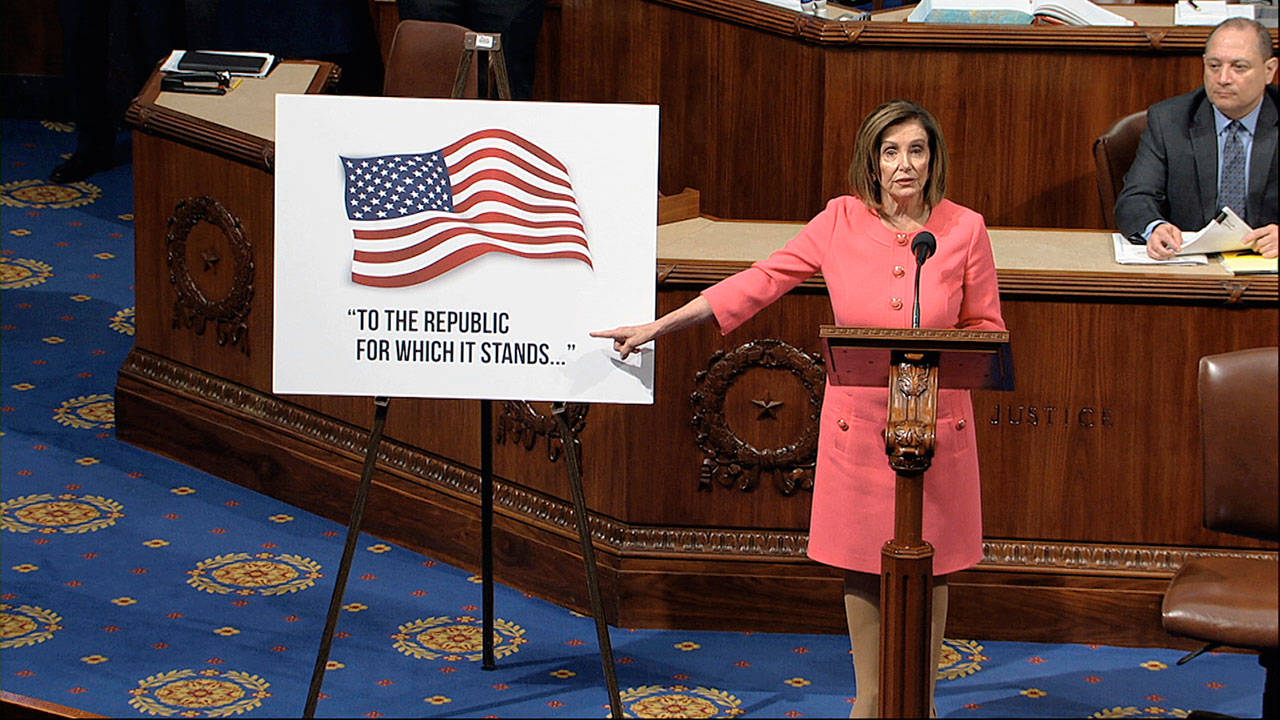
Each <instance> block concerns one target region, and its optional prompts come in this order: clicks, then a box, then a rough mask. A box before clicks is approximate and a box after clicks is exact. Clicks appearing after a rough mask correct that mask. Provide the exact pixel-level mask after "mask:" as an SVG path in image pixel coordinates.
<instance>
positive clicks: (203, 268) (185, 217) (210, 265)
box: [165, 195, 254, 355]
mask: <svg viewBox="0 0 1280 720" xmlns="http://www.w3.org/2000/svg"><path fill="white" fill-rule="evenodd" d="M165 246H166V248H167V249H168V263H169V283H170V284H171V285H173V289H174V292H175V293H176V294H177V299H176V300H175V301H174V303H173V313H174V317H173V326H174V327H175V328H177V327H182V326H185V327H187V328H189V329H192V330H194V331H195V333H196V334H197V335H203V334H204V331H205V328H206V327H207V326H208V324H209V323H213V325H214V327H215V328H216V329H217V336H218V344H219V345H237V346H239V347H240V350H241V351H243V352H244V354H246V355H248V354H249V337H248V329H249V328H248V318H249V309H250V307H251V306H252V304H253V281H254V267H253V245H251V244H250V243H249V240H248V238H246V237H245V234H244V228H242V227H241V225H240V221H239V220H237V219H236V217H235V216H234V215H232V214H231V212H230V211H228V210H227V209H226V208H225V207H223V205H222V203H220V202H218V201H217V200H214V199H213V198H211V197H208V196H207V195H202V196H200V197H189V198H185V199H183V200H181V201H180V202H179V203H178V204H177V206H176V207H175V208H174V213H173V217H171V218H169V233H168V235H166V236H165Z"/></svg>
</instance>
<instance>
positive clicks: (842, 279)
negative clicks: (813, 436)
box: [702, 196, 1005, 575]
mask: <svg viewBox="0 0 1280 720" xmlns="http://www.w3.org/2000/svg"><path fill="white" fill-rule="evenodd" d="M925 229H926V230H928V231H929V232H932V233H933V234H934V236H935V237H937V239H938V249H937V252H936V253H935V254H934V255H933V257H931V258H929V260H928V261H927V262H926V263H925V264H924V270H923V272H922V274H921V277H920V288H921V292H920V296H921V297H920V305H921V306H920V326H921V327H930V328H968V329H974V330H1004V329H1005V326H1004V320H1003V319H1002V318H1001V316H1000V291H999V286H998V285H997V282H996V268H995V261H994V260H993V258H992V255H991V239H990V237H989V236H988V235H987V228H986V224H985V223H984V222H983V219H982V216H981V215H979V214H978V213H976V212H974V211H972V210H970V209H968V208H965V207H963V206H960V205H957V204H955V203H953V202H951V201H949V200H944V201H942V202H941V203H940V204H939V205H938V206H937V207H936V208H934V210H933V213H932V214H931V216H930V217H929V221H928V222H927V223H925ZM912 237H914V233H910V234H900V233H895V232H894V231H893V230H890V229H888V228H886V227H885V226H884V225H883V224H882V223H881V222H880V220H879V218H878V217H877V216H876V214H875V213H874V212H872V211H871V210H869V209H868V208H867V207H866V206H865V205H863V204H862V202H861V201H860V200H858V199H857V198H854V197H849V196H842V197H838V198H835V199H833V200H832V201H831V202H830V203H828V204H827V207H826V209H825V210H823V211H822V212H821V213H819V214H818V215H817V216H816V217H815V218H814V219H813V220H812V221H810V222H809V224H808V225H806V226H805V228H804V230H802V231H801V232H800V234H799V235H797V236H796V237H795V238H793V239H792V240H791V241H790V242H788V243H787V245H786V247H784V248H782V249H781V250H778V251H777V252H775V253H773V254H772V255H770V256H769V257H768V258H766V259H764V260H761V261H760V262H757V263H756V264H754V265H752V266H751V267H750V268H748V269H746V270H744V271H742V272H740V273H738V274H736V275H734V276H732V277H730V278H727V279H725V280H723V281H721V282H719V283H717V284H716V285H714V286H712V287H710V288H707V289H706V290H704V291H703V292H702V295H703V297H705V298H707V300H708V301H709V302H710V303H711V308H712V310H713V311H714V312H715V316H716V321H717V322H718V323H719V325H720V331H721V332H722V333H724V334H728V333H730V332H732V331H733V330H734V329H735V328H737V327H738V326H739V325H741V324H742V323H744V322H746V321H747V320H748V319H749V318H751V317H752V316H753V315H755V314H756V313H757V312H759V311H760V310H761V309H762V308H764V307H765V306H767V305H769V304H770V303H772V302H773V301H774V300H777V299H778V298H779V297H781V296H782V295H783V294H784V293H786V292H787V291H788V290H791V289H792V288H793V287H795V286H796V285H798V284H799V283H800V282H801V281H803V280H804V279H805V278H807V277H809V276H810V275H813V274H814V273H816V272H818V271H821V272H822V275H823V277H824V278H825V279H826V283H827V290H828V293H829V294H830V296H831V307H832V310H833V311H834V313H835V322H836V324H838V325H862V326H871V327H911V309H912V303H913V302H914V299H915V296H914V292H913V283H914V277H915V257H914V256H913V255H912V254H911V239H912ZM815 331H816V329H815ZM888 392H889V391H888V389H887V388H883V387H875V388H862V387H839V386H833V385H830V384H828V385H827V388H826V394H825V395H824V397H823V404H822V418H821V421H820V422H821V425H820V428H819V433H818V438H819V439H818V460H817V468H816V471H815V477H814V489H813V510H812V514H811V517H810V524H809V557H811V558H813V559H814V560H817V561H818V562H822V563H826V564H828V565H834V566H836V567H841V568H845V569H847V570H856V571H859V572H866V573H879V572H880V549H881V547H882V546H883V545H884V543H885V541H886V540H888V539H890V538H891V537H892V536H893V500H894V484H895V475H894V472H893V470H891V469H890V468H889V465H888V459H887V457H886V455H885V449H884V439H883V438H884V435H883V433H884V428H885V423H886V420H887V417H886V416H887V412H888V401H889V398H888ZM974 425H975V423H974V417H973V403H972V401H971V400H970V396H969V392H968V391H967V390H942V391H940V392H939V396H938V428H937V444H936V450H935V454H934V458H933V465H932V467H931V468H930V469H929V470H928V471H927V472H926V473H925V479H924V538H925V540H927V541H928V542H929V543H930V544H932V545H933V547H934V551H935V555H934V561H933V571H934V573H935V574H937V575H945V574H947V573H952V572H955V571H957V570H962V569H964V568H966V567H970V566H972V565H974V564H976V563H977V562H978V561H979V560H981V559H982V496H981V488H980V486H979V479H978V450H977V441H976V438H975V435H974Z"/></svg>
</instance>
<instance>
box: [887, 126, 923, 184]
mask: <svg viewBox="0 0 1280 720" xmlns="http://www.w3.org/2000/svg"><path fill="white" fill-rule="evenodd" d="M928 182H929V133H928V132H926V131H925V129H924V126H923V125H921V124H920V122H919V121H918V120H907V121H905V122H901V123H898V124H896V125H890V126H889V127H888V128H886V129H885V131H884V135H883V137H882V138H881V140H880V190H881V193H882V195H883V197H884V199H885V200H886V201H888V200H889V199H890V198H892V199H893V200H894V201H896V202H897V203H898V204H903V203H906V202H909V201H914V200H922V199H923V198H924V187H925V184H926V183H928Z"/></svg>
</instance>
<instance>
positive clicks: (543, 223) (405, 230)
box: [354, 212, 586, 241]
mask: <svg viewBox="0 0 1280 720" xmlns="http://www.w3.org/2000/svg"><path fill="white" fill-rule="evenodd" d="M462 220H465V221H467V222H473V223H510V224H513V225H520V226H523V227H527V228H573V229H575V230H583V227H582V223H581V222H579V221H577V220H570V219H564V220H529V219H527V218H522V217H516V216H515V215H510V214H507V213H501V212H482V213H480V214H479V215H471V216H464V217H450V216H446V215H441V216H439V217H434V218H429V219H426V220H421V221H419V222H415V223H413V224H411V225H405V226H403V227H398V228H388V229H385V230H359V229H357V230H355V231H354V232H355V237H356V239H357V240H388V239H391V238H400V237H406V236H408V235H412V234H414V233H417V232H420V231H422V230H425V229H427V228H429V227H432V226H434V225H440V224H441V223H457V222H459V221H462ZM583 240H584V241H585V240H586V238H585V237H584V238H583Z"/></svg>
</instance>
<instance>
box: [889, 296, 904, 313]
mask: <svg viewBox="0 0 1280 720" xmlns="http://www.w3.org/2000/svg"><path fill="white" fill-rule="evenodd" d="M889 307H891V308H893V309H894V310H901V309H902V300H900V299H899V298H894V299H892V300H890V301H889Z"/></svg>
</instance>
